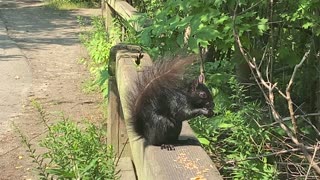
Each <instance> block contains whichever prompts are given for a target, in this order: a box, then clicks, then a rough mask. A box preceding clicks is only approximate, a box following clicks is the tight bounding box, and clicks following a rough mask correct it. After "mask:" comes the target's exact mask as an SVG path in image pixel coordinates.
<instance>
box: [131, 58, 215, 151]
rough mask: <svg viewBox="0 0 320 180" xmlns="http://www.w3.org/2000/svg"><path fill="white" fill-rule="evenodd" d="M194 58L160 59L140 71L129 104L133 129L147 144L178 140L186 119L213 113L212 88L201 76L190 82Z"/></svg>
mask: <svg viewBox="0 0 320 180" xmlns="http://www.w3.org/2000/svg"><path fill="white" fill-rule="evenodd" d="M193 61H194V58H192V57H187V58H176V59H173V60H170V61H157V62H155V63H154V65H153V66H151V67H146V68H145V69H144V71H143V72H142V73H140V74H138V78H137V81H136V82H135V87H133V89H132V90H131V91H130V92H129V96H128V107H129V112H130V116H131V119H130V122H131V123H132V127H133V130H134V131H135V132H136V133H137V134H138V135H139V136H141V137H143V138H145V139H146V142H147V144H152V145H162V144H172V143H175V141H176V140H177V139H178V137H179V134H180V132H181V128H182V121H183V120H187V119H190V118H193V117H196V116H199V115H205V116H208V117H209V116H212V115H213V112H212V108H213V106H214V105H213V101H212V96H211V94H210V91H209V90H208V88H207V87H206V86H205V85H204V84H203V83H202V82H199V80H198V78H196V79H195V80H194V81H193V82H192V83H190V80H188V79H186V77H185V76H184V75H185V69H186V67H187V66H188V65H190V64H192V62H193Z"/></svg>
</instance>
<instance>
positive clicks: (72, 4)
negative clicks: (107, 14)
mask: <svg viewBox="0 0 320 180" xmlns="http://www.w3.org/2000/svg"><path fill="white" fill-rule="evenodd" d="M46 5H47V6H48V7H50V8H54V9H60V10H71V9H78V8H94V7H99V6H100V3H99V2H92V1H84V2H77V1H72V0H70V1H68V0H47V1H46Z"/></svg>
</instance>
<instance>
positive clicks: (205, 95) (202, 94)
mask: <svg viewBox="0 0 320 180" xmlns="http://www.w3.org/2000/svg"><path fill="white" fill-rule="evenodd" d="M199 96H200V98H207V94H206V93H205V92H203V91H201V92H199Z"/></svg>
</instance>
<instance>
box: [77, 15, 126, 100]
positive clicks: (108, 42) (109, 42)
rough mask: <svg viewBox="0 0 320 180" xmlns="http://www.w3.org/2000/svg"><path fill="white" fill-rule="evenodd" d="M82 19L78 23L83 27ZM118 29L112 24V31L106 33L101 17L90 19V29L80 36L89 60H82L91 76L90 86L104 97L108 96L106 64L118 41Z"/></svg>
mask: <svg viewBox="0 0 320 180" xmlns="http://www.w3.org/2000/svg"><path fill="white" fill-rule="evenodd" d="M83 21H84V20H83V19H79V23H80V24H82V26H83ZM119 32H120V30H119V28H117V24H116V23H114V27H113V28H112V30H111V31H110V32H109V33H107V32H106V28H105V24H104V19H103V18H102V17H100V16H99V17H98V16H97V17H92V21H91V26H90V29H89V30H88V31H86V32H83V33H82V34H81V35H80V39H81V41H82V43H83V44H84V45H85V47H86V48H87V50H88V52H89V55H90V59H87V60H83V63H86V64H87V65H88V67H89V70H90V73H91V74H92V76H93V83H92V86H98V87H99V88H100V90H101V91H102V94H103V96H104V97H106V96H107V94H108V83H107V80H108V77H109V74H108V62H109V54H110V49H111V47H112V46H113V45H115V43H116V40H117V39H119V36H120V35H119Z"/></svg>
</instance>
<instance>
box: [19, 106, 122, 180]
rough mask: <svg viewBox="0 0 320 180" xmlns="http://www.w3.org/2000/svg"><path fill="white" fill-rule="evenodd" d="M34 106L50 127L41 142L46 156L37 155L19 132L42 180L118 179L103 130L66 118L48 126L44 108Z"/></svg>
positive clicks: (111, 152)
mask: <svg viewBox="0 0 320 180" xmlns="http://www.w3.org/2000/svg"><path fill="white" fill-rule="evenodd" d="M34 105H35V107H36V108H37V110H38V112H39V114H40V119H41V121H42V122H43V123H44V125H45V126H46V127H47V128H48V134H47V135H46V137H45V138H44V139H43V140H41V142H40V147H42V148H45V153H42V154H39V155H37V153H36V149H35V148H33V146H32V145H31V143H30V141H28V139H27V137H26V136H25V135H23V133H22V132H21V131H20V130H19V129H18V132H19V134H20V136H21V138H22V142H23V143H24V144H25V145H26V146H27V148H28V152H29V153H30V157H31V158H32V159H33V162H35V163H36V164H37V169H38V171H39V176H40V178H41V179H50V178H52V179H116V172H115V162H114V160H115V157H114V154H113V151H112V148H111V147H109V146H107V143H106V132H105V130H104V129H103V128H100V127H97V126H95V125H93V124H91V123H86V124H85V126H84V127H83V128H81V127H79V126H77V125H76V123H75V122H73V121H71V120H69V119H68V118H66V117H64V116H62V117H61V119H59V120H58V123H56V124H54V125H49V124H48V123H47V122H48V120H49V119H48V116H47V113H46V112H45V111H44V110H43V108H42V106H41V105H40V104H38V103H34Z"/></svg>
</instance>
